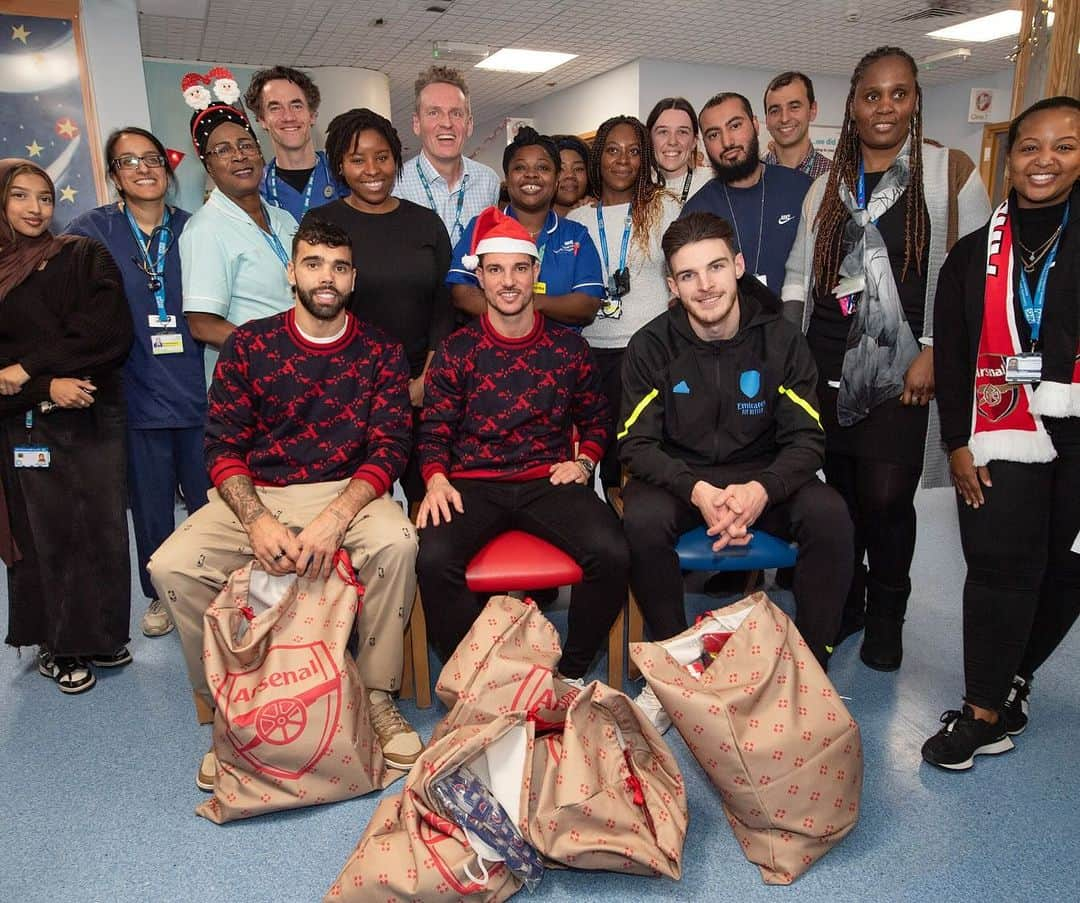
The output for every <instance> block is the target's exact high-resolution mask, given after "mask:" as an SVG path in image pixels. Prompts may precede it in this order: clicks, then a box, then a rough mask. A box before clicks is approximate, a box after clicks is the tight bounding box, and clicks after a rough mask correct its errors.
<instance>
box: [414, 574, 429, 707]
mask: <svg viewBox="0 0 1080 903" xmlns="http://www.w3.org/2000/svg"><path fill="white" fill-rule="evenodd" d="M409 636H410V640H411V642H410V647H411V648H410V653H411V658H412V666H413V667H412V670H413V689H414V690H415V691H416V707H417V708H418V709H429V708H431V669H430V667H429V666H428V643H427V619H426V618H425V617H424V605H423V602H422V601H421V599H420V590H419V589H417V591H416V599H415V600H414V601H413V607H412V615H411V616H410V617H409Z"/></svg>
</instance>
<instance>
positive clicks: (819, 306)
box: [806, 172, 930, 381]
mask: <svg viewBox="0 0 1080 903" xmlns="http://www.w3.org/2000/svg"><path fill="white" fill-rule="evenodd" d="M883 175H884V173H882V172H868V173H866V195H867V197H869V196H870V195H872V194H873V192H874V189H875V188H876V187H877V185H878V182H880V181H881V177H882V176H883ZM922 216H923V218H924V220H925V219H928V218H929V215H928V214H927V212H926V207H925V205H924V207H923V210H922ZM906 218H907V192H906V191H905V192H904V193H903V194H902V195H900V197H899V198H897V200H896V203H894V204H893V205H892V206H891V207H890V208H889V209H888V210H886V211H885V213H884V214H882V216H881V218H880V219H879V220H878V222H877V227H878V231H879V232H881V237H882V238H883V239H884V240H885V248H886V250H887V251H888V252H889V264H890V266H891V267H892V272H893V279H894V280H895V282H896V290H897V293H898V294H899V295H900V304H901V306H902V307H903V308H904V316H905V317H906V318H907V321H908V324H909V325H910V326H911V331H912V333H913V334H914V335H915V338H916V339H918V338H919V337H920V336H921V335H922V334H923V316H924V314H925V313H926V275H927V274H926V269H927V264H928V261H929V254H930V241H929V229H927V241H926V245H925V247H924V248H923V254H922V260H921V261H916V260H912V261H910V263H909V264H908V271H907V277H906V278H904V279H901V276H902V275H903V272H904V236H905V233H906V229H907V224H906ZM850 250H851V249H850V247H847V246H846V245H845V247H843V248H842V249H841V254H843V255H846V254H847V253H848V251H850ZM815 276H816V274H815ZM830 288H831V287H830ZM850 332H851V317H845V316H844V315H843V313H842V312H841V310H840V304H839V302H838V301H837V299H836V296H835V295H834V294H833V293H832V292H831V291H829V292H827V293H826V294H825V295H819V294H817V292H816V290H815V292H814V311H813V314H812V316H811V318H810V328H809V329H808V330H807V333H806V340H807V342H809V344H810V349H811V350H812V351H813V352H814V359H815V360H816V361H817V365H818V370H819V371H820V374H821V379H822V380H833V381H835V380H838V379H840V371H841V368H842V366H843V361H844V352H845V350H846V348H847V339H848V333H850Z"/></svg>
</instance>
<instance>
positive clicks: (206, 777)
mask: <svg viewBox="0 0 1080 903" xmlns="http://www.w3.org/2000/svg"><path fill="white" fill-rule="evenodd" d="M216 780H217V756H216V755H215V754H214V751H213V750H210V752H208V753H207V754H206V755H205V756H203V757H202V761H201V762H199V773H198V774H197V775H196V776H195V786H196V787H198V788H199V789H200V790H202V791H204V792H205V793H213V792H214V781H216Z"/></svg>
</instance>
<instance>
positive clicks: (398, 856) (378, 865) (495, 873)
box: [325, 712, 533, 903]
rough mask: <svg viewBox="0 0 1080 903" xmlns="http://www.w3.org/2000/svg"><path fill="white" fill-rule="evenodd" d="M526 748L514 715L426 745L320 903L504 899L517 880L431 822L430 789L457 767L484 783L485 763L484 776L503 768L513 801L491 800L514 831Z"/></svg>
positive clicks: (528, 740) (523, 726)
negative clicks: (511, 822)
mask: <svg viewBox="0 0 1080 903" xmlns="http://www.w3.org/2000/svg"><path fill="white" fill-rule="evenodd" d="M532 741H533V725H532V724H531V723H530V722H529V721H528V720H527V719H526V718H525V716H524V715H523V714H522V713H520V712H519V713H514V714H509V715H503V716H500V717H498V718H496V719H495V720H493V721H489V722H487V723H476V722H469V723H463V724H461V725H459V726H457V727H454V728H452V729H450V730H448V731H447V732H446V733H445V734H444V736H443V737H442V739H440V740H438V741H436V742H433V743H431V744H430V745H429V746H428V748H427V749H426V750H424V752H423V753H421V755H420V758H419V759H417V761H416V763H415V764H414V765H413V768H412V771H410V772H409V775H408V777H407V778H406V779H405V788H404V790H403V791H402V793H400V794H397V795H394V796H391V797H387V798H385V799H383V800H382V801H381V802H380V803H379V806H378V808H377V809H376V810H375V814H374V815H373V816H372V818H371V821H370V823H369V824H368V827H367V830H366V831H365V832H364V836H363V837H361V838H360V842H359V844H357V847H356V849H355V850H354V851H353V854H352V856H350V857H349V860H348V861H347V862H346V863H345V867H344V868H343V869H342V870H341V874H339V875H338V877H337V880H335V881H334V883H333V884H332V885H331V886H330V889H329V890H328V891H327V893H326V897H325V900H326V901H327V903H368V901H370V903H387V901H402V903H404V901H409V903H413V901H420V903H444V901H445V903H450V901H457V900H463V899H470V900H472V899H475V900H482V901H490V903H498V901H501V900H506V899H508V898H509V897H512V896H513V895H514V894H515V893H516V892H517V891H518V889H519V888H520V887H521V880H520V879H519V878H518V877H517V876H515V875H514V874H513V873H512V872H511V871H510V870H509V869H508V868H507V867H506V866H505V865H504V864H503V863H491V862H488V863H483V862H481V861H479V859H478V857H477V854H476V852H475V851H474V850H473V848H472V847H471V846H470V845H469V841H468V839H467V837H466V835H465V833H464V832H463V831H462V830H461V829H460V828H459V827H458V826H457V825H455V824H454V823H453V822H451V821H449V820H447V819H446V818H444V817H442V815H440V814H439V812H438V810H437V809H436V807H435V806H434V804H433V800H434V796H433V794H432V792H431V789H430V787H431V784H432V782H433V781H434V780H435V779H436V778H437V777H439V776H441V775H444V774H447V773H449V772H451V771H453V770H454V769H455V768H457V767H458V766H460V765H462V764H468V765H469V766H470V768H473V769H474V770H475V771H476V772H477V773H478V774H481V775H484V774H486V773H487V772H488V766H487V764H486V763H487V761H488V759H489V758H490V760H491V768H492V769H494V768H495V767H496V763H498V765H499V766H500V767H505V768H509V769H510V771H511V774H512V777H511V780H512V781H516V782H517V784H516V787H515V788H514V791H513V792H512V794H511V796H514V797H515V798H512V799H511V798H503V797H501V796H500V797H499V800H500V802H501V803H502V804H503V805H504V807H505V808H506V809H507V812H508V814H509V815H510V816H511V818H512V819H513V820H514V821H515V823H519V822H520V821H521V811H522V808H523V807H524V805H525V803H526V799H527V794H528V787H527V783H528V782H527V780H526V776H527V775H528V773H529V767H530V759H531V757H532V750H533V743H532ZM489 786H490V785H489ZM526 840H528V838H527V837H526Z"/></svg>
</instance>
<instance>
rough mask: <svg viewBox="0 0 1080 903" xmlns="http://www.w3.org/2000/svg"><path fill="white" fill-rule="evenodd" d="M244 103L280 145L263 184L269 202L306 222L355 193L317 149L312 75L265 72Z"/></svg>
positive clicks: (253, 79) (316, 95)
mask: <svg viewBox="0 0 1080 903" xmlns="http://www.w3.org/2000/svg"><path fill="white" fill-rule="evenodd" d="M244 102H245V103H246V104H247V105H248V108H249V109H250V110H251V111H252V112H253V113H254V114H255V117H256V119H257V120H258V123H259V125H260V126H262V128H263V129H265V131H266V133H267V134H268V135H269V136H270V141H271V143H272V144H273V146H274V158H273V159H272V160H271V161H270V162H269V163H267V164H266V169H265V170H264V171H263V177H262V182H261V183H260V185H259V190H260V191H261V192H262V196H263V197H264V198H266V200H267V202H268V203H270V204H272V205H273V206H275V207H280V208H281V209H282V210H288V211H289V213H291V214H292V215H293V218H294V219H295V220H296V221H297V222H300V220H302V219H303V218H304V214H305V213H307V211H308V209H309V208H311V207H320V206H322V205H323V204H325V203H326V202H327V201H332V200H334V199H336V198H343V197H345V196H346V195H347V194H348V193H349V189H348V187H346V186H345V185H344V184H343V183H342V182H341V181H340V180H339V179H338V178H337V176H336V174H335V173H331V172H330V166H329V164H328V163H327V161H326V154H325V153H324V152H323V151H316V150H315V141H314V140H313V138H312V136H311V127H312V126H313V125H314V124H315V119H316V117H317V116H318V115H319V88H318V86H317V85H316V84H315V82H313V81H312V80H311V79H310V78H309V77H308V76H307V75H305V74H304V73H303V72H300V71H299V70H297V69H290V68H289V67H288V66H274V67H273V68H271V69H262V70H260V71H258V72H256V73H255V74H254V75H253V76H252V77H251V84H249V85H248V89H247V92H246V93H245V94H244Z"/></svg>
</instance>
